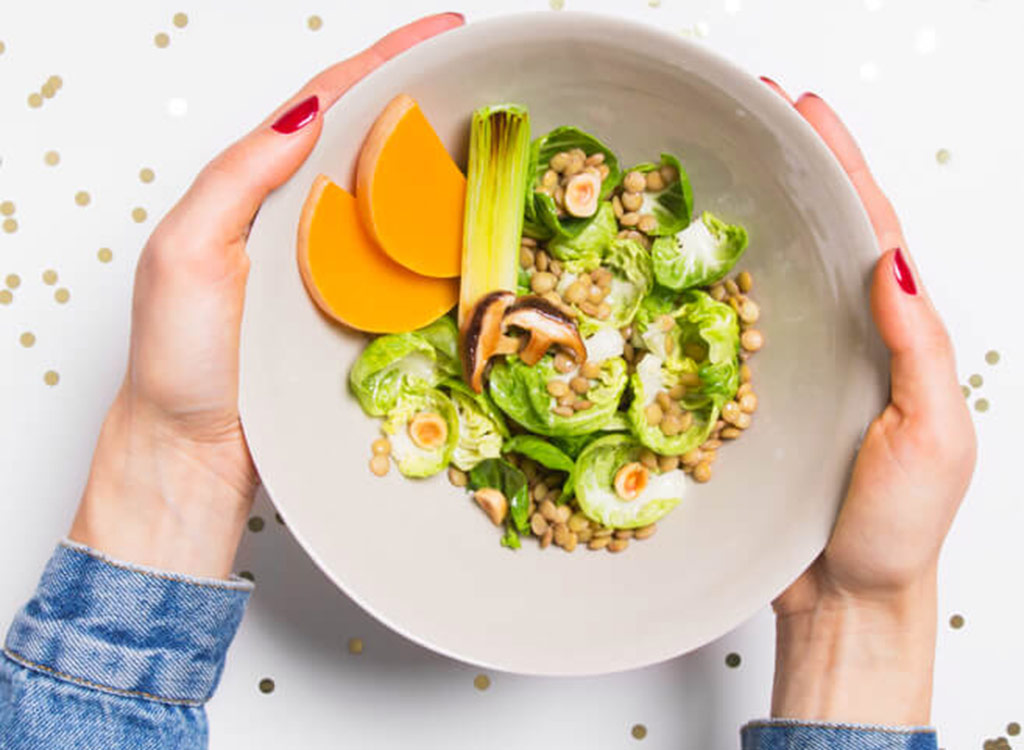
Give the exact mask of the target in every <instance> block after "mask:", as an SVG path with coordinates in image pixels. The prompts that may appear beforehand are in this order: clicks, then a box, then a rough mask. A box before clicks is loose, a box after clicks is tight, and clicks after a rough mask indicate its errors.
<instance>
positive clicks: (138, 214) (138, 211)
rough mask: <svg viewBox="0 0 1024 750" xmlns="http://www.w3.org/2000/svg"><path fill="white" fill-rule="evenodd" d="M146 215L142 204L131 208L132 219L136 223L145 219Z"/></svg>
mask: <svg viewBox="0 0 1024 750" xmlns="http://www.w3.org/2000/svg"><path fill="white" fill-rule="evenodd" d="M146 216H148V214H147V213H146V209H144V208H143V207H142V206H136V207H135V208H133V209H132V219H133V220H134V221H135V223H136V224H141V223H142V222H144V221H145V220H146Z"/></svg>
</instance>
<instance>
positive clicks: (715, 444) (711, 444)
mask: <svg viewBox="0 0 1024 750" xmlns="http://www.w3.org/2000/svg"><path fill="white" fill-rule="evenodd" d="M721 447H722V441H721V440H715V439H713V438H712V439H711V440H705V441H704V442H703V443H701V446H700V449H701V450H702V451H716V450H718V449H719V448H721Z"/></svg>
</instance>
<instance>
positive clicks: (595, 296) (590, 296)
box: [587, 284, 608, 305]
mask: <svg viewBox="0 0 1024 750" xmlns="http://www.w3.org/2000/svg"><path fill="white" fill-rule="evenodd" d="M607 294H608V293H607V292H606V291H605V290H604V289H602V288H601V287H599V286H598V285H597V284H594V285H593V286H591V287H590V289H588V290H587V301H588V302H590V303H592V304H595V305H596V304H597V303H598V302H600V301H601V300H603V299H604V298H605V296H606V295H607Z"/></svg>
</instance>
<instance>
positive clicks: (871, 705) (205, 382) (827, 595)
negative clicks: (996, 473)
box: [69, 14, 975, 725]
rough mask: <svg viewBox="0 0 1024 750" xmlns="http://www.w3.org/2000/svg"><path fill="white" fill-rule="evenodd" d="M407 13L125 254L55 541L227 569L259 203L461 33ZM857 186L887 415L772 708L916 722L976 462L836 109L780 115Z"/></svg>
mask: <svg viewBox="0 0 1024 750" xmlns="http://www.w3.org/2000/svg"><path fill="white" fill-rule="evenodd" d="M462 23H463V20H462V17H461V16H459V15H456V14H444V15H439V16H431V17H428V18H424V19H421V20H420V21H417V22H415V23H413V24H410V25H409V26H406V27H403V28H402V29H399V30H398V31H395V32H393V33H392V34H389V35H388V36H387V37H385V38H383V39H382V40H381V41H379V42H377V43H376V44H375V45H374V46H373V47H371V48H369V49H368V50H366V51H364V52H363V53H361V54H359V55H356V56H355V57H353V58H351V59H349V60H346V61H344V62H342V63H339V64H337V65H335V66H333V67H331V68H329V69H327V70H325V71H324V72H323V73H321V74H320V75H318V76H317V77H316V78H314V79H313V80H311V81H310V82H309V83H308V84H307V85H306V86H305V87H303V89H302V90H301V91H300V92H298V93H297V94H296V95H295V96H294V97H293V98H292V99H291V100H290V101H288V102H286V103H285V104H283V105H282V106H281V107H280V109H279V110H278V111H276V112H275V113H273V114H272V115H271V116H270V117H268V118H267V120H265V121H264V122H263V123H261V124H260V125H259V126H258V127H257V128H256V129H255V130H253V131H252V132H251V133H250V134H249V135H247V136H246V137H245V138H243V139H242V140H241V141H239V142H238V143H236V144H234V145H233V146H231V147H230V148H228V149H227V150H226V151H225V152H223V153H222V154H221V155H220V156H218V157H217V158H216V159H214V161H213V162H211V163H210V164H209V165H208V166H207V167H206V168H205V169H204V170H203V171H202V172H201V173H200V175H199V176H198V178H197V179H196V181H195V183H194V184H193V185H192V187H191V188H190V189H189V191H188V193H186V195H185V196H184V197H183V198H182V199H181V201H180V202H179V203H178V204H177V205H176V206H175V207H174V209H172V211H171V212H170V213H169V214H168V215H167V216H166V217H165V218H164V220H163V221H162V222H161V223H160V225H159V226H158V227H157V229H156V231H155V232H154V233H153V235H152V237H151V238H150V239H149V242H148V243H147V245H146V248H145V250H144V251H143V253H142V256H141V258H140V261H139V266H138V270H137V273H136V281H135V303H134V306H133V310H132V337H131V349H130V355H129V362H128V369H127V372H126V374H125V378H124V381H123V383H122V385H121V387H120V389H119V391H118V393H117V396H116V398H115V400H114V403H113V404H112V406H111V408H110V411H109V413H108V415H107V417H106V420H105V421H104V424H103V427H102V430H101V433H100V436H99V440H98V442H97V446H96V451H95V455H94V458H93V464H92V470H91V472H90V476H89V480H88V483H87V486H86V489H85V492H84V494H83V497H82V500H81V504H80V506H79V509H78V513H77V515H76V517H75V519H74V522H73V525H72V528H71V532H70V534H69V536H70V538H71V539H73V540H75V541H78V542H81V543H83V544H86V545H89V546H91V547H93V548H95V549H99V550H102V551H104V552H106V553H107V554H110V555H112V556H114V557H116V558H120V559H123V560H129V561H132V562H136V563H140V564H143V565H149V566H153V567H157V568H161V569H165V570H174V571H179V572H181V573H185V574H190V575H196V576H205V577H211V578H224V577H226V576H228V575H229V573H230V571H231V568H232V563H233V561H234V557H235V553H236V550H237V547H238V542H239V540H240V538H241V535H242V530H243V528H244V524H245V519H246V518H247V517H248V515H249V512H250V509H251V505H252V500H253V495H254V493H255V489H256V486H257V483H258V477H257V475H256V471H255V469H254V467H253V463H252V459H251V458H250V456H249V452H248V449H247V447H246V443H245V437H244V435H243V433H242V427H241V424H240V422H239V417H238V339H239V329H240V322H241V316H242V307H243V302H244V296H245V283H246V277H247V274H248V267H249V259H248V256H247V255H246V251H245V244H246V238H247V234H248V230H249V227H250V225H251V223H252V220H253V218H254V217H255V214H256V211H257V210H258V208H259V206H260V204H261V203H262V201H263V199H264V198H265V197H266V196H267V194H268V193H269V192H270V191H272V190H273V189H274V188H276V187H277V186H278V185H280V184H281V183H283V182H284V181H285V180H287V179H288V178H289V177H290V176H291V175H292V174H293V173H294V172H295V170H296V169H298V167H299V166H300V165H301V164H302V162H303V161H304V160H305V158H306V156H307V155H308V154H309V152H310V151H311V150H312V148H313V146H314V144H315V143H316V140H317V138H318V137H319V135H320V131H321V128H322V114H323V112H324V111H325V110H326V109H327V108H329V107H330V106H332V105H333V104H334V103H335V102H336V101H337V100H338V99H339V98H340V97H341V96H342V94H344V92H345V91H346V90H347V89H348V88H350V87H351V86H352V85H353V84H354V83H356V82H357V81H358V80H359V79H360V78H362V77H363V76H365V75H366V74H367V73H369V72H370V71H371V70H373V69H374V68H376V67H377V66H378V65H380V64H381V63H382V62H384V61H385V60H387V59H388V58H390V57H393V56H394V55H397V54H399V53H401V52H402V51H404V50H405V49H408V48H409V47H411V46H413V45H414V44H416V43H417V42H419V41H422V40H424V39H427V38H429V37H431V36H434V35H436V34H439V33H443V32H444V31H447V30H449V29H452V28H455V27H457V26H460V25H461V24H462ZM766 83H768V85H771V86H772V87H773V88H775V89H776V90H777V91H778V92H779V94H780V95H781V96H783V97H785V98H786V100H787V101H789V102H790V103H791V104H792V105H793V106H794V107H795V108H796V109H797V111H798V112H799V113H800V114H801V115H803V116H804V117H805V118H806V119H807V121H808V122H809V123H810V124H811V125H812V126H813V127H814V128H815V130H817V132H818V133H819V134H820V135H821V137H822V138H823V139H824V141H825V142H826V143H827V144H828V145H829V147H830V148H831V149H832V151H833V153H834V154H835V155H836V157H837V158H838V160H839V161H840V163H841V164H842V165H843V168H844V169H845V170H846V172H847V174H849V176H850V179H851V181H852V182H853V184H854V186H855V187H856V188H857V191H858V193H859V194H860V196H861V199H862V200H863V202H864V205H865V208H866V209H867V211H868V214H869V215H870V217H871V221H872V224H873V225H874V228H875V232H876V235H877V236H878V241H879V247H880V249H881V250H882V251H883V254H882V255H881V257H880V259H879V261H878V263H877V266H876V268H875V274H874V283H873V287H872V296H871V306H872V310H873V312H874V316H875V320H876V323H877V325H878V328H879V331H880V332H881V335H882V338H883V340H884V341H885V343H886V345H887V346H888V347H889V350H890V352H891V367H892V402H891V403H890V405H889V406H888V407H887V408H886V409H885V411H884V412H883V413H882V414H881V415H880V416H879V417H878V418H877V419H876V420H875V421H874V423H873V424H872V425H871V428H870V430H869V431H868V433H867V436H866V438H865V441H864V443H863V446H862V448H861V451H860V454H859V455H858V458H857V462H856V465H855V468H854V472H853V478H852V481H851V484H850V488H849V493H848V495H847V497H846V500H845V502H844V505H843V508H842V511H841V513H840V516H839V518H838V520H837V523H836V527H835V531H834V534H833V536H832V540H831V541H830V543H829V545H828V548H827V549H826V550H825V552H824V553H823V554H822V556H821V557H820V558H819V560H818V561H817V562H815V563H814V565H813V566H812V567H811V568H810V569H809V570H808V571H807V572H806V573H804V574H803V576H801V578H800V579H799V580H798V581H796V582H795V583H794V584H793V585H792V586H791V587H790V588H789V589H788V590H787V591H786V592H785V593H784V594H782V596H780V597H779V598H778V600H776V602H775V603H774V607H775V611H776V614H777V618H778V651H777V669H776V677H775V690H774V698H773V713H774V715H776V716H784V717H788V718H795V719H809V720H813V719H817V720H835V721H848V722H856V721H860V722H869V723H880V724H911V725H912V724H925V723H927V721H928V717H929V708H930V702H931V685H932V661H933V656H934V644H935V627H936V625H935V623H936V604H935V601H936V594H935V589H936V584H935V579H936V566H937V560H938V556H939V551H940V548H941V545H942V541H943V539H944V538H945V536H946V533H947V531H948V529H949V526H950V524H951V523H952V520H953V517H954V515H955V513H956V510H957V507H958V506H959V503H960V501H961V499H962V497H963V495H964V493H965V491H966V488H967V485H968V482H969V480H970V475H971V471H972V469H973V466H974V455H975V442H974V432H973V427H972V423H971V420H970V417H969V415H968V413H967V410H966V407H965V405H964V402H963V398H962V396H961V394H960V390H959V386H958V384H957V379H956V370H955V363H954V359H953V351H952V347H951V344H950V341H949V338H948V336H947V334H946V331H945V328H944V327H943V324H942V322H941V320H940V319H939V317H938V315H937V313H936V311H935V309H934V307H933V306H932V304H931V301H930V300H929V299H928V296H927V293H926V292H925V291H924V289H923V286H922V285H921V282H920V277H918V276H917V274H916V270H915V271H914V274H915V278H916V279H917V283H918V289H919V294H918V295H917V296H910V295H907V294H906V293H904V292H903V291H902V290H901V289H900V288H899V287H898V285H897V283H896V280H895V277H894V275H893V255H894V250H893V249H894V248H896V247H901V248H903V251H904V255H905V257H906V258H907V260H908V262H910V263H911V265H912V261H911V260H910V257H909V254H907V252H906V244H905V242H904V239H903V236H902V232H901V230H900V226H899V222H898V220H897V218H896V215H895V212H894V211H893V209H892V206H891V205H890V204H889V202H888V201H887V200H886V198H885V196H884V195H883V194H882V193H881V191H880V190H879V189H878V187H877V185H876V184H875V182H874V179H873V177H872V176H871V173H870V172H869V171H868V169H867V166H866V165H865V163H864V160H863V157H862V156H861V154H860V151H859V149H858V148H857V146H856V144H855V143H854V141H853V139H852V138H851V137H850V135H849V133H848V132H847V131H846V129H845V127H844V126H843V125H842V123H841V122H840V121H839V119H838V118H837V117H836V115H835V114H834V113H833V112H832V110H831V109H829V107H828V106H827V105H826V104H825V103H824V102H823V101H822V100H821V99H819V98H818V97H816V96H814V95H809V94H805V95H804V96H802V97H801V98H800V99H799V100H798V101H796V102H792V101H791V100H790V99H789V97H788V96H787V95H786V94H785V92H784V91H782V90H781V89H779V88H778V87H777V86H776V85H775V84H773V83H770V82H766ZM311 94H316V95H317V96H318V97H319V99H320V113H319V114H318V115H317V117H316V118H315V119H314V120H313V121H312V122H310V123H309V124H308V125H306V126H305V127H304V128H302V129H300V130H298V131H296V132H295V133H291V134H288V135H285V134H281V133H278V132H276V131H274V130H273V129H272V128H271V124H272V123H273V122H274V121H275V120H276V119H277V118H278V117H279V116H280V115H281V114H282V113H284V112H286V111H287V110H288V109H289V108H290V107H292V106H294V104H296V103H298V102H299V101H302V100H303V99H305V98H306V97H308V96H310V95H311Z"/></svg>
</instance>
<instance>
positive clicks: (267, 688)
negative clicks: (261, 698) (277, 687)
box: [260, 677, 274, 695]
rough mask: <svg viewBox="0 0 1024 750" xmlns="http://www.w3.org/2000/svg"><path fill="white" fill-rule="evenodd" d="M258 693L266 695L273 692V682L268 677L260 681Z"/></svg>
mask: <svg viewBox="0 0 1024 750" xmlns="http://www.w3.org/2000/svg"><path fill="white" fill-rule="evenodd" d="M260 692H261V693H266V694H268V695H269V694H270V693H272V692H274V681H273V680H272V679H270V678H269V677H264V678H263V679H262V680H260Z"/></svg>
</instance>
